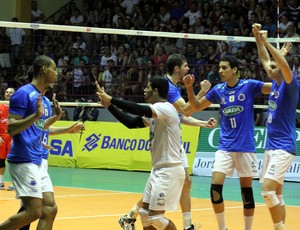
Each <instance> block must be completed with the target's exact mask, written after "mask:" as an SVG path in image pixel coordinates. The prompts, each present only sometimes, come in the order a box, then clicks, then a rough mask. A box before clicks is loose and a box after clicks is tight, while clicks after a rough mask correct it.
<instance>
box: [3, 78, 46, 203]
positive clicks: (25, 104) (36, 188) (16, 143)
mask: <svg viewBox="0 0 300 230" xmlns="http://www.w3.org/2000/svg"><path fill="white" fill-rule="evenodd" d="M40 94H41V92H39V90H38V89H37V88H36V87H35V86H34V85H32V84H27V85H24V86H22V87H21V88H19V89H18V90H17V91H16V92H15V93H14V94H13V95H12V97H11V99H10V107H9V112H10V113H11V114H16V115H19V116H21V117H23V118H25V117H28V116H30V115H32V114H34V113H36V111H37V100H38V96H39V95H40ZM45 104H46V101H45V97H43V105H45ZM45 112H46V110H44V115H43V116H42V117H41V118H39V119H38V120H37V121H35V122H34V123H33V124H32V125H31V126H30V127H28V128H27V129H25V130H24V131H22V132H21V133H19V134H17V135H15V136H14V137H13V145H12V147H11V150H10V153H9V154H8V156H7V160H8V163H9V172H10V175H11V178H12V181H13V183H14V186H15V188H16V197H17V198H19V197H22V196H29V197H37V198H42V183H41V181H42V179H41V175H42V154H43V147H42V137H43V128H44V122H45V119H46V117H45Z"/></svg>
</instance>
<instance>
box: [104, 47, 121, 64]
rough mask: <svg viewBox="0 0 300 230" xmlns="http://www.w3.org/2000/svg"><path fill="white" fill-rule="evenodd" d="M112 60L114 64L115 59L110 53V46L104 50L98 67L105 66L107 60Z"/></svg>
mask: <svg viewBox="0 0 300 230" xmlns="http://www.w3.org/2000/svg"><path fill="white" fill-rule="evenodd" d="M110 59H112V60H114V62H115V63H116V60H117V57H116V55H115V54H114V53H112V52H111V48H110V46H106V47H105V48H104V55H103V56H102V57H101V61H100V65H101V66H107V65H108V63H107V60H110Z"/></svg>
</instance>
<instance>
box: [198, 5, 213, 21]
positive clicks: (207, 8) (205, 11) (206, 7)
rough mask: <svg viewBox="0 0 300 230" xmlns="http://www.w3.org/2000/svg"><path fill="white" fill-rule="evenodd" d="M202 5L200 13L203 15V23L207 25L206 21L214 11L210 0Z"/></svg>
mask: <svg viewBox="0 0 300 230" xmlns="http://www.w3.org/2000/svg"><path fill="white" fill-rule="evenodd" d="M200 4H201V5H200V13H201V15H202V21H203V23H204V24H205V23H206V19H207V18H208V17H209V15H210V12H211V11H212V5H211V4H210V2H209V1H208V0H205V1H203V2H202V3H200Z"/></svg>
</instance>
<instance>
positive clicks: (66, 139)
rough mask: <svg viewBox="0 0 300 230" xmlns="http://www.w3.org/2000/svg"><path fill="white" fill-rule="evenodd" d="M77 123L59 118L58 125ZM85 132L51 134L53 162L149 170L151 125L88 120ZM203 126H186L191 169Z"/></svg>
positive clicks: (54, 163) (186, 142) (51, 157)
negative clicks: (138, 126) (142, 126)
mask: <svg viewBox="0 0 300 230" xmlns="http://www.w3.org/2000/svg"><path fill="white" fill-rule="evenodd" d="M73 123H74V122H70V121H59V122H56V123H55V125H56V126H69V125H70V124H73ZM85 126H86V131H85V132H84V133H83V134H82V136H81V138H80V134H64V135H55V136H50V137H49V144H50V145H51V146H52V147H53V148H54V149H53V150H50V151H49V165H52V166H63V167H78V168H106V169H121V170H140V171H149V170H150V169H151V156H150V153H149V150H150V149H149V128H142V129H128V128H126V127H125V126H124V125H122V124H121V123H116V122H85ZM199 131H200V128H199V127H192V126H185V125H183V126H182V136H183V142H184V148H185V150H186V152H187V156H188V160H189V164H190V169H191V170H192V164H193V162H194V158H195V153H196V149H197V144H198V138H199Z"/></svg>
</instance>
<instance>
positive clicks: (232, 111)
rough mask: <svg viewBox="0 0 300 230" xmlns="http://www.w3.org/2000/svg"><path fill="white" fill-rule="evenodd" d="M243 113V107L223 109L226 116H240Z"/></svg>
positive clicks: (236, 106)
mask: <svg viewBox="0 0 300 230" xmlns="http://www.w3.org/2000/svg"><path fill="white" fill-rule="evenodd" d="M243 111H244V107H243V106H239V105H235V106H229V107H227V108H225V109H223V114H224V115H225V116H233V115H236V114H239V113H241V112H243Z"/></svg>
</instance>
